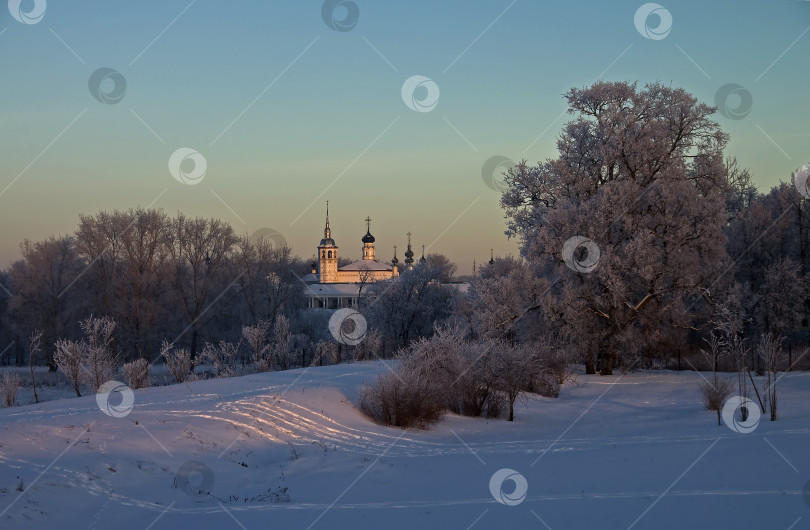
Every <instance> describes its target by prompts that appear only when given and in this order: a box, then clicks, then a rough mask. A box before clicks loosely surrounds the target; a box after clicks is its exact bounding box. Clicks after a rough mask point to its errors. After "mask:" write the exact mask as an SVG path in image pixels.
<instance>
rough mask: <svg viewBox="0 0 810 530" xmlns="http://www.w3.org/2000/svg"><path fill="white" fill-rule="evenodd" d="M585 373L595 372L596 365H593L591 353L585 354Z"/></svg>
mask: <svg viewBox="0 0 810 530" xmlns="http://www.w3.org/2000/svg"><path fill="white" fill-rule="evenodd" d="M585 373H586V374H589V375H593V374H595V373H596V367H595V366H594V362H593V353H588V354H587V355H586V356H585Z"/></svg>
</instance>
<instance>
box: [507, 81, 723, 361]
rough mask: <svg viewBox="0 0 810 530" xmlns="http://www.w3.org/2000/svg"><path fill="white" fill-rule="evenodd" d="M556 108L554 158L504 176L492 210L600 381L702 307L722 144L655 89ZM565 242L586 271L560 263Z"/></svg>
mask: <svg viewBox="0 0 810 530" xmlns="http://www.w3.org/2000/svg"><path fill="white" fill-rule="evenodd" d="M566 98H567V101H568V106H569V113H570V114H572V115H573V119H572V120H571V121H569V122H568V123H567V124H566V125H565V126H564V128H563V130H562V132H561V134H560V137H559V139H558V142H557V148H558V151H559V155H558V156H557V157H556V158H553V159H548V160H545V161H543V162H540V163H539V164H538V165H536V166H531V165H529V164H527V163H525V162H523V163H521V164H518V165H517V166H516V167H514V168H512V169H511V170H510V171H509V172H508V174H507V175H506V184H507V189H506V191H505V192H504V194H503V196H502V198H501V204H502V206H503V208H504V210H505V213H506V217H507V221H508V232H507V234H509V235H511V236H518V237H519V238H520V242H521V252H522V253H523V255H524V257H525V258H527V259H528V260H529V261H530V262H533V263H534V264H535V266H537V267H538V268H539V269H540V270H544V271H547V272H546V273H545V274H546V275H548V277H549V278H551V279H552V280H553V282H554V283H553V285H552V287H551V288H550V289H549V291H548V293H546V295H547V300H546V302H545V308H546V309H547V310H549V311H550V312H551V313H553V314H557V315H559V317H560V319H561V322H562V324H563V327H564V328H565V330H566V331H567V333H566V335H567V336H570V337H572V340H574V341H575V342H576V344H575V345H576V346H579V349H580V351H581V352H582V353H583V355H584V356H585V358H586V369H587V371H589V372H593V371H594V370H595V368H596V366H595V364H594V360H593V357H592V356H590V355H588V354H589V353H591V350H590V348H591V347H592V345H595V353H596V354H597V356H598V368H599V369H600V370H601V373H603V374H610V373H612V370H613V368H614V367H615V366H616V365H617V364H618V363H619V362H621V360H622V359H621V358H620V355H621V356H625V355H626V357H625V360H627V359H629V358H630V357H634V356H636V355H639V354H644V353H649V352H650V351H651V350H653V349H654V348H656V347H658V346H661V345H665V344H668V343H671V342H672V341H675V340H677V339H678V338H679V337H681V338H682V337H683V336H684V333H685V332H686V331H685V330H689V329H692V328H694V327H695V324H696V321H697V320H698V318H697V317H698V316H699V315H698V313H700V312H706V311H708V309H707V307H706V304H705V303H704V301H703V300H702V299H703V298H706V297H708V296H709V295H710V292H711V291H710V289H711V288H713V287H714V286H715V283H716V281H717V280H718V278H719V277H720V276H721V275H722V273H723V270H724V268H726V267H727V264H728V256H727V254H726V249H725V241H726V239H725V234H724V231H723V227H724V225H725V223H726V220H727V218H726V202H727V200H728V191H729V184H728V179H727V175H728V167H727V165H726V163H725V162H724V159H723V148H724V147H725V145H726V142H727V136H726V135H725V134H724V133H723V132H722V131H721V130H720V128H719V126H718V124H717V123H716V122H714V121H713V120H712V119H711V115H712V113H713V112H714V110H715V109H714V108H712V107H709V106H707V105H705V104H702V103H699V102H698V101H697V100H696V99H695V98H694V97H693V96H691V95H690V94H688V93H687V92H685V91H684V90H681V89H676V88H670V87H666V86H663V85H660V84H650V85H647V86H645V87H644V88H641V89H640V88H638V87H637V86H636V85H635V84H630V83H625V82H617V83H606V82H598V83H596V84H594V85H592V86H590V87H588V88H584V89H571V90H570V91H569V92H568V93H567V94H566ZM574 236H580V237H581V240H584V238H588V239H590V240H592V241H593V243H595V244H596V246H593V245H590V244H588V245H584V248H578V249H576V252H574V255H573V257H571V256H569V257H568V261H569V265H570V264H571V263H570V262H571V261H572V260H573V261H577V260H583V261H589V263H588V266H587V267H581V268H578V267H576V266H575V267H566V265H565V264H564V263H563V259H562V255H561V254H562V251H563V247H564V245H565V243H566V241H568V240H569V239H570V238H572V237H574ZM597 247H598V250H596V248H597ZM585 249H588V250H587V252H588V254H589V256H587V257H586V256H585V255H584V254H583V253H584V252H585ZM597 258H598V261H597ZM591 262H595V267H591V265H592V263H591ZM577 269H579V270H577ZM527 309H528V308H527Z"/></svg>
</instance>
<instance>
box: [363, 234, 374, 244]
mask: <svg viewBox="0 0 810 530" xmlns="http://www.w3.org/2000/svg"><path fill="white" fill-rule="evenodd" d="M363 243H374V236H372V235H371V232H369V231H366V235H364V236H363Z"/></svg>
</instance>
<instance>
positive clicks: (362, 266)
mask: <svg viewBox="0 0 810 530" xmlns="http://www.w3.org/2000/svg"><path fill="white" fill-rule="evenodd" d="M338 270H340V271H390V270H392V269H391V266H390V265H386V264H385V263H380V262H379V261H377V260H376V259H361V260H359V261H355V262H353V263H349V264H348V265H344V266H343V267H341V268H339V269H338Z"/></svg>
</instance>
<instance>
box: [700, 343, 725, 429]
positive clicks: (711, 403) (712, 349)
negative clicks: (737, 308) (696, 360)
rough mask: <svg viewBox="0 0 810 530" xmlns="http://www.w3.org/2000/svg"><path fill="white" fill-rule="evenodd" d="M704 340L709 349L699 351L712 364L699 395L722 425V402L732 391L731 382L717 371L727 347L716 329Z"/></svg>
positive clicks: (718, 423)
mask: <svg viewBox="0 0 810 530" xmlns="http://www.w3.org/2000/svg"><path fill="white" fill-rule="evenodd" d="M705 340H706V343H707V344H708V345H709V349H708V350H706V349H702V350H700V352H701V353H702V354H703V356H704V357H705V358H706V360H707V361H708V362H709V363H710V364H711V365H712V380H711V381H705V382H704V383H703V384H702V385H701V395H702V397H703V404H704V405H705V406H706V409H708V410H714V411H717V425H722V424H723V422H722V421H721V413H722V408H723V402H724V401H725V400H726V398H727V397H728V396H729V394H731V392H732V391H733V384H732V383H731V382H730V381H729V380H728V379H726V378H724V377H720V376H719V375H718V373H717V372H718V368H719V364H720V360H721V359H722V358H723V357H725V356H726V355H727V354H728V349H727V348H726V345H725V343H724V342H723V339H722V338H721V335H720V333H719V332H717V331H712V332H711V333H710V334H709V338H708V339H705Z"/></svg>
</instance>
